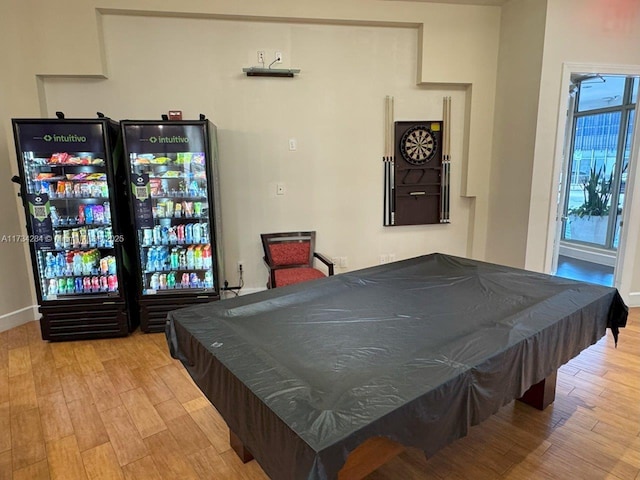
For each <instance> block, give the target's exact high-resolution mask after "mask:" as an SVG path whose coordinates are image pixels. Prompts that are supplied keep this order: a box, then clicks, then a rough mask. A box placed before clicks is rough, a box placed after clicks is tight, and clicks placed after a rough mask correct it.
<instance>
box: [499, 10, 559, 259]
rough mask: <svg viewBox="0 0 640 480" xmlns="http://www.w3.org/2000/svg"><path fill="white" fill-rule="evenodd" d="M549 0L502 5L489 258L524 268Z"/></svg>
mask: <svg viewBox="0 0 640 480" xmlns="http://www.w3.org/2000/svg"><path fill="white" fill-rule="evenodd" d="M546 3H547V2H546V0H512V1H510V2H508V3H507V4H505V5H504V7H503V8H502V17H501V21H500V53H499V57H498V80H497V86H496V110H495V123H494V131H493V139H494V140H493V159H492V163H491V181H490V185H491V188H490V197H489V205H490V209H489V225H488V236H487V260H489V261H492V262H496V263H501V264H505V265H512V266H515V267H523V266H524V263H525V254H526V247H527V226H528V221H529V199H530V194H531V172H532V169H533V156H534V146H535V138H536V122H537V116H538V95H539V92H540V70H541V65H542V51H543V46H544V27H545V15H546Z"/></svg>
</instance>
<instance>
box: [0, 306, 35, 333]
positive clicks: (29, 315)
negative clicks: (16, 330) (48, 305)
mask: <svg viewBox="0 0 640 480" xmlns="http://www.w3.org/2000/svg"><path fill="white" fill-rule="evenodd" d="M39 318H40V312H38V306H37V305H31V306H30V307H24V308H21V309H20V310H16V311H15V312H9V313H5V314H4V315H0V332H4V331H5V330H9V329H10V328H13V327H17V326H19V325H24V324H25V323H28V322H32V321H33V320H37V319H39Z"/></svg>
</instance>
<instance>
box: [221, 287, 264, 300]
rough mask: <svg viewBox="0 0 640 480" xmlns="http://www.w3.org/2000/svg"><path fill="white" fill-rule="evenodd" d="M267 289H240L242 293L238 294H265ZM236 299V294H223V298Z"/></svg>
mask: <svg viewBox="0 0 640 480" xmlns="http://www.w3.org/2000/svg"><path fill="white" fill-rule="evenodd" d="M266 289H267V287H257V288H242V289H240V292H238V294H239V295H240V296H244V295H249V294H251V293H257V292H263V291H264V290H266ZM234 297H235V294H234V293H232V292H230V291H228V292H222V298H234Z"/></svg>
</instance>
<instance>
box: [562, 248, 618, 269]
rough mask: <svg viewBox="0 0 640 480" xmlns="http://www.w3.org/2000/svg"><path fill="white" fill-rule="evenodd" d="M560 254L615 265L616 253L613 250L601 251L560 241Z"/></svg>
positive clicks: (609, 265)
mask: <svg viewBox="0 0 640 480" xmlns="http://www.w3.org/2000/svg"><path fill="white" fill-rule="evenodd" d="M560 255H563V256H565V257H569V258H575V259H577V260H584V261H585V262H591V263H597V264H599V265H605V266H607V267H615V266H616V255H615V253H613V252H608V251H602V250H600V249H597V248H590V247H583V246H574V245H570V244H567V243H564V242H562V243H561V244H560Z"/></svg>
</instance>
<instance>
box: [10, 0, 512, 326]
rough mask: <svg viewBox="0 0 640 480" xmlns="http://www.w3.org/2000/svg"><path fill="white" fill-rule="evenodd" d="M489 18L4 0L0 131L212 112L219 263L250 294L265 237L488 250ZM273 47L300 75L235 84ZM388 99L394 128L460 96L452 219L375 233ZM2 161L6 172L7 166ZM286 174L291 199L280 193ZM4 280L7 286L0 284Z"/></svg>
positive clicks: (337, 247)
mask: <svg viewBox="0 0 640 480" xmlns="http://www.w3.org/2000/svg"><path fill="white" fill-rule="evenodd" d="M158 16H161V17H162V18H158ZM499 18H500V10H499V8H497V7H473V6H463V5H442V4H432V3H429V4H424V3H421V2H387V1H378V0H348V1H342V0H340V1H339V0H326V1H323V2H316V1H307V0H282V1H278V2H264V1H258V0H248V1H245V2H235V1H232V0H217V1H201V0H184V1H177V0H167V1H165V2H162V3H161V4H157V5H153V6H150V5H149V2H145V1H144V0H130V1H127V2H122V1H118V0H93V1H86V0H68V1H66V2H64V3H63V4H60V3H51V2H44V1H42V0H29V1H24V2H19V1H17V0H15V1H13V0H12V1H11V16H10V17H3V19H2V20H0V22H2V25H0V26H4V27H6V28H8V29H9V31H13V35H12V38H20V42H19V43H16V42H10V43H7V42H4V43H3V45H2V47H0V48H2V49H3V52H5V51H8V50H10V55H11V59H12V68H11V69H5V70H3V71H2V72H0V78H2V81H3V84H4V85H6V87H7V89H8V91H9V92H10V95H9V96H8V99H7V104H6V110H4V111H3V112H2V115H3V118H2V121H3V131H4V133H5V135H6V138H7V139H8V140H7V144H8V145H11V144H12V140H10V138H11V137H10V125H9V119H10V118H11V117H25V116H40V115H47V114H49V115H50V114H51V113H52V112H53V111H55V110H63V111H65V112H66V113H67V116H69V117H71V116H75V115H89V114H91V115H92V114H93V113H94V112H95V111H97V110H100V111H103V112H105V113H107V114H109V115H111V116H112V117H114V118H123V117H130V118H131V117H137V118H145V117H147V118H148V117H158V116H159V115H160V114H161V113H162V112H164V111H166V110H168V109H169V108H181V109H182V110H183V111H184V113H185V115H186V116H191V117H193V116H195V115H197V114H198V113H200V112H202V113H205V114H207V116H208V117H209V118H211V119H212V120H214V121H215V122H216V123H217V124H218V126H219V137H220V148H221V162H222V165H221V167H222V168H221V174H222V182H223V187H222V204H223V222H224V225H223V228H224V244H225V245H224V246H225V251H226V258H227V263H228V264H232V265H234V264H235V261H236V260H238V259H240V260H243V261H244V262H245V265H246V266H247V278H246V280H247V284H248V286H262V285H263V284H264V281H265V279H266V272H265V270H264V267H263V266H262V265H261V263H260V255H261V252H260V248H259V243H258V233H259V232H262V231H266V230H284V229H289V228H296V229H297V228H314V229H316V230H317V231H318V242H319V247H320V249H321V250H323V251H324V252H325V253H327V254H329V255H332V256H346V257H348V259H349V261H348V263H349V268H350V269H352V268H358V267H362V266H367V265H371V264H375V263H378V257H379V254H380V253H395V254H396V257H397V258H404V257H408V256H412V255H416V254H421V253H427V252H431V251H437V250H439V251H445V252H450V253H456V254H462V255H465V254H468V255H471V256H474V257H476V258H482V257H483V256H484V251H485V242H486V226H487V215H488V172H489V168H488V165H489V160H490V153H491V139H492V137H493V132H492V128H493V124H492V122H490V121H487V119H490V118H492V117H493V107H494V95H495V72H496V64H497V45H498V26H499ZM12 29H13V30H12ZM26 31H29V32H31V33H30V34H29V35H25V34H23V32H26ZM60 32H73V35H71V34H69V35H67V34H65V35H60ZM9 45H10V47H9ZM194 47H195V49H194ZM276 48H278V49H279V50H281V51H283V52H284V54H285V63H284V64H283V66H288V65H290V66H295V67H299V68H301V69H302V75H301V76H300V77H299V78H296V79H294V80H283V79H248V78H246V77H243V76H242V75H241V71H240V70H241V68H242V67H243V66H248V65H250V64H254V63H255V61H254V58H255V51H256V50H258V49H264V50H267V51H273V50H275V49H276ZM185 50H186V52H185ZM103 52H104V55H102V53H103ZM389 66H390V67H391V68H389ZM38 76H39V77H38ZM38 78H40V79H42V81H40V82H39V81H38ZM422 82H426V83H422ZM416 83H418V84H420V86H416ZM389 94H390V95H394V96H395V97H396V114H397V118H398V119H410V118H418V119H420V118H436V119H437V118H441V115H442V113H441V110H442V106H441V105H442V103H441V102H442V96H443V95H451V96H452V97H453V108H454V110H453V134H452V142H453V144H452V148H453V152H452V153H453V157H454V161H455V162H456V163H455V164H454V167H453V174H454V180H455V181H454V184H453V197H452V201H453V204H452V207H453V211H452V219H453V224H452V225H450V226H439V225H437V226H426V227H401V228H393V229H384V228H382V227H381V222H382V170H381V168H382V167H381V164H380V157H381V155H382V153H383V152H382V134H383V124H382V118H383V115H382V113H383V98H384V95H389ZM291 137H294V138H296V139H297V140H298V150H297V151H296V152H289V151H288V138H291ZM9 157H10V158H9V159H8V160H9V161H8V162H4V163H3V164H1V165H0V168H2V170H3V171H5V173H8V174H10V173H13V172H15V170H16V167H15V158H14V157H15V156H14V155H13V153H11V152H9ZM280 181H282V182H285V183H286V185H287V195H285V196H284V197H276V196H275V193H274V192H275V188H274V184H275V183H276V182H280ZM461 195H464V197H461ZM15 206H16V209H18V207H19V204H18V202H15ZM20 215H22V214H18V217H19V216H20ZM14 217H15V213H14ZM0 222H2V226H3V228H10V229H20V228H22V227H21V226H20V224H21V221H16V220H15V218H13V219H12V218H10V217H7V218H6V219H5V218H4V217H2V218H0ZM21 262H22V263H21V264H22V265H26V263H27V262H26V261H24V259H23V260H21ZM230 276H231V275H230ZM27 277H28V275H27ZM232 280H233V278H231V279H230V281H231V282H232ZM25 281H26V282H27V283H29V282H28V281H27V280H26V279H25ZM232 283H233V282H232ZM3 288H6V289H7V290H11V289H13V288H15V282H12V281H5V280H3V279H0V291H1V290H2V289H3ZM28 288H30V287H28V286H26V285H25V287H24V290H26V289H28ZM33 302H34V300H33V297H32V300H31V303H33ZM22 303H27V305H25V306H28V304H29V302H25V301H24V300H22ZM4 308H5V307H4V305H2V309H4ZM2 313H3V312H2V311H1V310H0V315H1V314H2Z"/></svg>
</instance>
